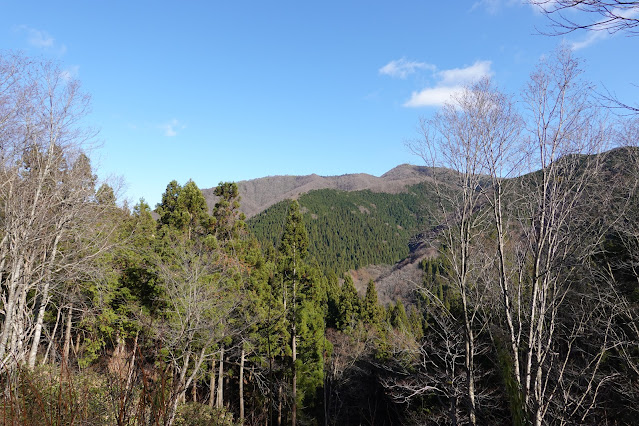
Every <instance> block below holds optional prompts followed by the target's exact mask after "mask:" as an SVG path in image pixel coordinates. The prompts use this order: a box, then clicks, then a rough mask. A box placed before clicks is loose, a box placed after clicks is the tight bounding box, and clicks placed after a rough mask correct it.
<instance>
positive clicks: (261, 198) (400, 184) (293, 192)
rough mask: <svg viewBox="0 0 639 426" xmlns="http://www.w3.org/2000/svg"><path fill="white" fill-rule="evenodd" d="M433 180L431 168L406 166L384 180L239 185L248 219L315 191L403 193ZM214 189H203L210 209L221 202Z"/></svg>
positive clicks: (270, 180) (297, 179) (351, 177)
mask: <svg viewBox="0 0 639 426" xmlns="http://www.w3.org/2000/svg"><path fill="white" fill-rule="evenodd" d="M429 179H431V171H430V169H429V168H428V167H420V166H413V165H410V164H402V165H400V166H397V167H395V168H394V169H392V170H390V171H388V172H386V173H384V174H383V175H382V176H380V177H376V176H373V175H369V174H366V173H357V174H346V175H341V176H319V175H316V174H312V175H306V176H269V177H264V178H259V179H252V180H245V181H240V182H238V183H237V185H238V188H239V190H240V196H241V197H242V202H241V210H242V211H243V212H244V214H245V215H246V216H247V217H252V216H255V215H256V214H258V213H260V212H262V211H264V210H266V209H267V208H268V207H270V206H272V205H273V204H275V203H278V202H280V201H282V200H286V199H296V198H297V197H299V196H300V195H301V194H304V193H307V192H309V191H312V190H315V189H338V190H342V191H361V190H364V189H368V190H371V191H373V192H384V193H392V194H395V193H399V192H402V191H404V190H405V188H406V186H408V185H415V184H417V183H420V182H423V181H426V180H429ZM213 190H214V189H213V188H210V189H203V190H202V193H203V194H204V197H205V198H206V202H207V203H208V205H209V207H210V208H212V207H213V206H214V205H215V202H216V201H217V197H216V196H215V195H214V194H213Z"/></svg>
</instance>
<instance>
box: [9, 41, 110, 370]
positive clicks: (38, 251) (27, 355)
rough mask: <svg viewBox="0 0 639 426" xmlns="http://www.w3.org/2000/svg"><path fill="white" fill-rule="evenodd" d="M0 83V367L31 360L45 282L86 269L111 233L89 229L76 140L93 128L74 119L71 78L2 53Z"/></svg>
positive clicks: (81, 102) (88, 176)
mask: <svg viewBox="0 0 639 426" xmlns="http://www.w3.org/2000/svg"><path fill="white" fill-rule="evenodd" d="M0 84H1V86H0V93H1V96H0V101H1V105H0V111H1V112H0V136H1V137H2V139H1V140H0V158H2V163H1V164H0V173H1V175H2V185H1V186H0V208H1V210H2V215H1V219H0V220H1V223H2V230H1V232H2V239H1V241H0V279H1V281H2V284H3V285H2V290H1V293H0V296H1V303H2V310H3V322H2V325H1V326H0V365H2V366H4V367H7V366H8V367H12V366H15V365H16V364H18V363H21V362H23V361H25V360H26V361H27V365H28V366H29V367H31V368H32V367H33V366H34V365H35V358H36V354H37V349H38V346H39V342H40V337H41V334H42V327H43V318H44V313H45V311H46V308H47V304H48V302H49V300H50V297H51V292H52V290H53V289H54V287H55V286H58V285H63V284H64V285H66V283H69V282H71V281H73V280H74V279H76V278H77V277H78V276H79V274H82V273H84V272H86V270H83V268H84V267H85V266H86V265H87V261H89V260H90V259H92V258H95V256H97V255H98V254H99V252H101V251H102V250H104V249H105V248H106V246H107V244H106V241H105V240H104V239H103V238H102V237H104V235H105V233H106V234H108V233H109V232H110V231H109V230H108V229H106V228H104V227H100V226H98V227H97V228H99V230H96V229H92V228H93V227H94V226H95V225H96V224H97V223H99V222H96V221H95V219H96V218H97V217H99V215H100V211H99V209H98V208H97V203H96V200H95V181H96V178H95V176H94V175H93V174H92V171H91V166H90V162H89V159H88V157H87V156H86V155H85V154H84V153H83V148H86V147H87V144H89V143H90V142H91V140H92V139H93V137H94V136H95V132H94V131H93V130H91V129H88V128H86V127H84V126H83V124H82V120H83V119H84V118H85V116H86V114H87V112H88V108H89V97H88V96H87V95H86V94H84V93H83V92H82V90H81V89H80V85H79V83H78V82H77V81H75V80H72V79H71V80H70V79H68V78H67V76H66V75H65V74H64V73H63V72H62V71H61V69H60V68H59V67H58V66H57V65H56V64H54V63H50V62H37V61H36V62H32V61H30V60H28V59H26V58H24V57H22V56H20V55H13V54H10V53H2V55H0ZM112 229H113V228H112V227H111V231H112ZM94 231H96V232H94ZM63 247H64V249H63Z"/></svg>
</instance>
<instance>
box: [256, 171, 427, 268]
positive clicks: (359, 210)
mask: <svg viewBox="0 0 639 426" xmlns="http://www.w3.org/2000/svg"><path fill="white" fill-rule="evenodd" d="M298 201H299V203H300V206H301V211H302V213H303V215H304V222H305V225H306V229H307V231H308V234H309V240H310V247H309V254H310V256H311V257H312V258H314V259H315V260H316V261H317V262H318V264H319V265H320V267H321V268H322V269H323V270H324V271H325V272H335V273H337V274H341V273H343V272H346V271H347V270H349V269H357V268H361V267H363V266H366V265H371V264H394V263H395V262H397V261H399V260H401V259H404V258H405V257H406V256H408V254H409V243H410V242H411V239H412V238H413V237H414V236H415V235H416V234H417V233H419V232H420V231H422V230H423V229H429V228H431V227H433V226H434V225H436V224H437V223H439V222H438V220H437V219H436V218H435V217H434V216H433V211H435V210H436V207H435V204H434V202H435V201H436V195H435V191H434V188H433V185H432V184H431V183H430V182H423V183H420V184H417V185H412V186H409V187H406V188H405V190H404V192H398V193H394V194H389V193H382V192H373V191H371V190H363V191H340V190H335V189H321V190H315V191H311V192H309V193H306V194H302V195H300V196H299V198H298ZM287 209H288V202H287V201H282V202H279V203H277V204H274V205H273V206H271V207H269V208H268V209H266V210H265V211H263V212H261V213H260V214H258V215H256V216H254V217H252V218H251V219H249V221H248V225H249V228H250V229H251V231H252V232H253V234H254V235H255V236H256V237H257V239H258V240H259V241H260V242H261V243H262V244H263V245H273V246H275V247H276V246H277V245H278V243H279V240H280V238H281V235H282V232H283V228H284V220H285V217H286V211H287Z"/></svg>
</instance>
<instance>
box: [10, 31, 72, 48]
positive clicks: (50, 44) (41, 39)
mask: <svg viewBox="0 0 639 426" xmlns="http://www.w3.org/2000/svg"><path fill="white" fill-rule="evenodd" d="M16 30H17V31H19V32H22V33H24V34H26V36H27V42H28V43H29V44H30V45H31V46H33V47H36V48H38V49H47V50H51V49H56V50H58V54H60V55H63V54H64V53H66V51H67V47H66V46H65V45H63V44H62V45H58V44H56V42H55V39H54V38H53V37H52V36H51V35H50V34H49V33H47V32H46V31H43V30H38V29H36V28H31V27H29V26H26V25H20V26H18V27H16Z"/></svg>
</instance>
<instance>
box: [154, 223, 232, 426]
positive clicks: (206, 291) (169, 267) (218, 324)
mask: <svg viewBox="0 0 639 426" xmlns="http://www.w3.org/2000/svg"><path fill="white" fill-rule="evenodd" d="M168 239H169V242H170V245H169V250H170V252H171V253H172V255H171V256H170V258H169V259H165V260H164V261H159V262H158V268H159V272H160V273H159V276H160V278H161V279H162V291H163V298H162V302H163V303H164V304H165V305H166V310H167V315H166V320H165V321H164V322H163V324H162V325H161V327H160V329H159V333H160V334H161V336H160V337H161V338H162V340H163V342H164V344H165V349H166V351H167V353H168V360H169V361H170V364H171V365H172V367H173V370H174V372H175V375H176V380H175V384H174V391H173V394H172V407H171V410H170V412H169V420H168V421H169V424H171V423H172V422H173V419H174V417H175V413H176V409H177V406H178V403H179V401H180V400H181V399H183V398H184V395H185V393H186V390H187V389H188V387H189V386H191V385H192V384H193V382H194V380H196V378H197V377H198V375H199V374H200V373H201V368H202V366H203V365H204V363H205V362H206V361H208V360H212V359H213V357H214V355H215V354H216V353H217V352H218V351H219V352H220V367H219V369H218V372H219V379H220V381H219V382H218V386H217V392H218V400H217V406H218V407H219V406H221V403H222V399H221V398H222V393H221V392H222V388H223V386H222V377H223V371H224V370H223V362H224V346H221V348H220V349H218V346H220V344H221V342H222V339H223V338H224V337H225V336H227V335H228V330H227V329H226V326H227V322H226V320H227V319H228V318H229V317H230V316H231V314H232V312H233V311H234V310H235V309H236V308H237V306H238V304H239V297H238V289H237V288H236V283H235V282H234V280H233V279H232V277H230V276H229V269H230V268H229V267H228V265H227V264H226V258H225V256H224V254H223V253H222V252H221V251H219V250H214V249H211V248H210V247H207V245H206V244H205V242H203V241H197V240H196V241H191V240H188V239H185V238H184V237H183V236H178V235H176V236H168Z"/></svg>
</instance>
